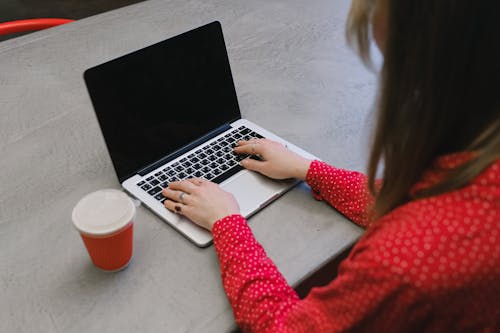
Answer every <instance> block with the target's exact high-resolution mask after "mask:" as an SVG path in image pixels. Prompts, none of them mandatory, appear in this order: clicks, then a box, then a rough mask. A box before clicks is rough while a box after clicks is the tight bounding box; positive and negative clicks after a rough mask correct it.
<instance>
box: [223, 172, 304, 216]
mask: <svg viewBox="0 0 500 333" xmlns="http://www.w3.org/2000/svg"><path fill="white" fill-rule="evenodd" d="M294 183H295V182H294V181H290V180H286V181H279V180H278V181H277V180H272V179H269V178H267V177H264V176H262V175H260V174H258V173H256V172H253V171H248V170H244V171H242V172H240V173H238V174H237V175H235V177H233V178H232V179H230V180H228V181H227V182H225V183H223V184H222V185H221V187H222V188H223V189H224V190H226V191H228V192H231V193H232V194H233V195H234V196H235V198H236V200H237V201H238V204H239V205H240V210H241V214H242V215H243V216H248V215H250V214H251V213H253V212H255V211H257V210H259V209H260V208H262V207H264V206H265V205H267V204H268V203H269V202H270V201H272V200H273V199H275V198H277V197H278V196H279V195H280V194H282V193H283V192H285V191H286V190H287V189H288V188H290V187H291V186H293V185H294Z"/></svg>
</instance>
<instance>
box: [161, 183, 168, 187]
mask: <svg viewBox="0 0 500 333" xmlns="http://www.w3.org/2000/svg"><path fill="white" fill-rule="evenodd" d="M160 186H161V187H162V188H165V187H167V186H168V182H163V183H161V184H160Z"/></svg>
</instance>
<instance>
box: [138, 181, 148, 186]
mask: <svg viewBox="0 0 500 333" xmlns="http://www.w3.org/2000/svg"><path fill="white" fill-rule="evenodd" d="M144 184H146V182H145V181H144V180H142V181H140V182H138V183H137V186H142V185H144Z"/></svg>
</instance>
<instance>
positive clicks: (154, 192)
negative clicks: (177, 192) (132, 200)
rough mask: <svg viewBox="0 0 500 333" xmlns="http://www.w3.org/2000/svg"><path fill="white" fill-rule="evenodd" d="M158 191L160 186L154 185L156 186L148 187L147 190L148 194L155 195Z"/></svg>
mask: <svg viewBox="0 0 500 333" xmlns="http://www.w3.org/2000/svg"><path fill="white" fill-rule="evenodd" d="M160 191H161V187H159V186H156V187H153V188H152V189H150V190H149V191H148V193H149V195H155V194H157V193H158V192H160Z"/></svg>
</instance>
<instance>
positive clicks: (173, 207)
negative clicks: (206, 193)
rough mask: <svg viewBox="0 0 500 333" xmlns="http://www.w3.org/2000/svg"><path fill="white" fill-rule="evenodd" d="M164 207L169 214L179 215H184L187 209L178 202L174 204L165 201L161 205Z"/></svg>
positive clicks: (170, 201)
mask: <svg viewBox="0 0 500 333" xmlns="http://www.w3.org/2000/svg"><path fill="white" fill-rule="evenodd" d="M163 204H164V205H165V208H167V209H168V210H170V211H171V212H174V213H176V214H180V215H186V212H187V211H188V209H189V207H188V206H186V205H184V204H182V203H180V202H175V201H172V200H168V199H167V200H165V202H164V203H163Z"/></svg>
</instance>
